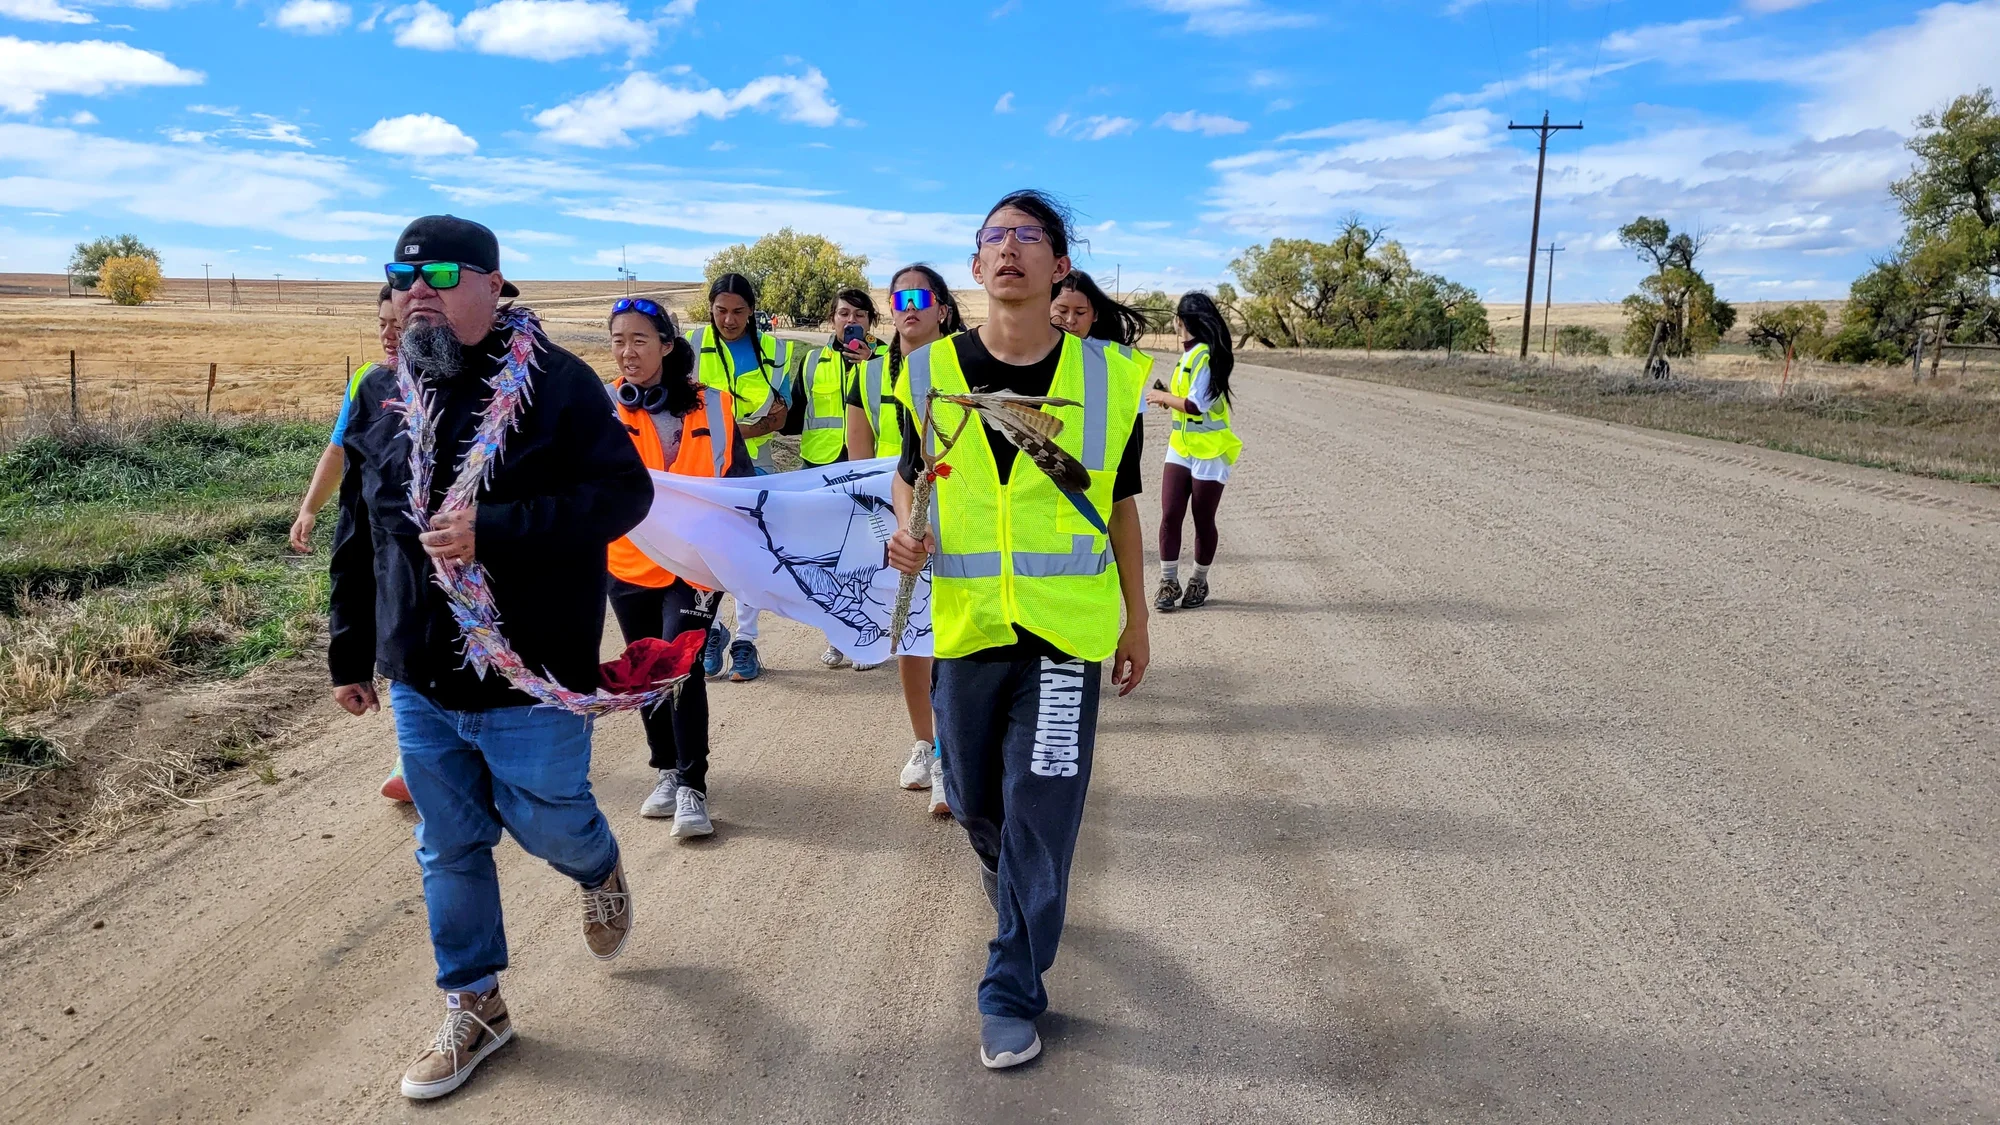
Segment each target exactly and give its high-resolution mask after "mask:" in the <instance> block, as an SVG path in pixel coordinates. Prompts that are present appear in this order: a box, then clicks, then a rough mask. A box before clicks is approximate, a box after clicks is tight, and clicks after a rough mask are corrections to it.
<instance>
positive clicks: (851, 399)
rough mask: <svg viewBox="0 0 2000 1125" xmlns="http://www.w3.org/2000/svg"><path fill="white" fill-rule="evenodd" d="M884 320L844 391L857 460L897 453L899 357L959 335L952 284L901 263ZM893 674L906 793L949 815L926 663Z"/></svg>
mask: <svg viewBox="0 0 2000 1125" xmlns="http://www.w3.org/2000/svg"><path fill="white" fill-rule="evenodd" d="M889 305H890V308H891V309H892V310H893V312H892V313H891V320H890V323H891V324H893V325H894V326H895V329H896V331H895V334H894V338H893V339H891V340H890V341H889V354H888V355H884V356H877V357H875V358H874V359H872V360H869V361H868V364H867V366H866V367H864V368H863V369H862V372H861V378H859V379H857V380H855V381H854V383H853V384H852V385H850V386H849V388H848V394H847V443H848V451H849V453H850V455H851V456H852V457H853V458H854V459H855V460H857V461H859V460H865V459H867V458H870V457H893V456H896V455H898V454H899V453H900V452H901V450H902V431H901V429H900V427H899V424H898V422H897V420H896V399H895V387H896V382H897V380H898V379H900V378H901V377H902V373H903V357H904V356H907V355H910V354H912V353H914V352H915V351H917V350H918V349H919V348H922V347H925V346H927V345H929V344H930V343H932V342H933V341H936V340H941V339H943V338H944V337H946V336H950V335H953V334H955V333H958V332H963V331H964V330H965V318H964V317H963V316H961V315H960V314H959V311H958V301H957V299H956V298H954V297H953V296H952V295H951V286H949V285H946V284H945V282H944V278H943V277H942V276H940V275H939V274H938V272H937V271H936V270H934V269H932V268H931V267H929V266H927V265H925V264H923V263H922V262H918V263H915V264H913V265H908V266H904V267H903V268H902V269H900V270H897V271H896V273H895V275H894V276H893V277H891V278H890V279H889ZM896 673H897V675H898V676H899V677H901V679H902V681H903V706H904V708H905V709H906V710H908V711H909V713H910V733H911V734H912V735H914V736H916V742H915V744H913V745H912V746H911V747H910V757H909V760H908V761H907V762H905V763H904V765H903V774H902V785H903V788H905V789H928V790H930V791H931V798H930V810H931V814H932V815H933V816H949V815H950V814H951V804H950V802H949V801H947V800H946V798H945V795H944V763H943V761H942V760H941V759H939V758H938V756H937V738H936V731H935V730H934V728H933V726H932V722H931V658H930V657H928V656H898V657H897V658H896Z"/></svg>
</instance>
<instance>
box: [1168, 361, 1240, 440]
mask: <svg viewBox="0 0 2000 1125" xmlns="http://www.w3.org/2000/svg"><path fill="white" fill-rule="evenodd" d="M1206 370H1208V345H1207V344H1196V345H1195V346H1194V347H1192V348H1189V349H1188V350H1187V351H1186V352H1184V353H1182V355H1181V361H1180V362H1179V363H1177V364H1175V365H1174V385H1173V386H1172V387H1171V388H1169V389H1168V391H1167V393H1168V394H1171V395H1173V396H1175V397H1176V398H1179V399H1182V400H1185V399H1186V398H1187V397H1188V395H1189V394H1191V393H1193V391H1194V384H1195V380H1196V379H1199V378H1200V377H1201V373H1202V372H1204V371H1206ZM1172 414H1173V417H1174V428H1173V431H1172V432H1171V433H1169V434H1168V435H1167V445H1168V447H1169V448H1171V449H1172V450H1173V451H1174V452H1175V453H1178V454H1180V455H1181V456H1183V457H1200V458H1208V457H1220V458H1222V459H1223V460H1225V461H1227V462H1229V463H1230V464H1232V465H1234V464H1235V463H1236V456H1237V454H1239V453H1242V452H1243V439H1241V438H1239V437H1237V436H1236V431H1234V430H1232V429H1230V428H1229V400H1228V399H1226V398H1222V397H1220V396H1217V398H1216V400H1215V403H1214V405H1212V406H1210V407H1209V408H1208V413H1206V414H1183V413H1181V412H1180V411H1178V410H1174V411H1172Z"/></svg>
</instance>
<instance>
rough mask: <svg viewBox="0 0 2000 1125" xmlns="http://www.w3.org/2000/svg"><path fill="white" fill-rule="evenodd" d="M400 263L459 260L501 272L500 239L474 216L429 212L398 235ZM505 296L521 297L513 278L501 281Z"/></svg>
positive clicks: (473, 265)
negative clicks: (464, 216) (472, 218)
mask: <svg viewBox="0 0 2000 1125" xmlns="http://www.w3.org/2000/svg"><path fill="white" fill-rule="evenodd" d="M395 260H396V261H398V262H458V263H459V264H461V265H467V266H471V267H473V268H474V269H482V270H485V271H486V272H487V273H499V272H500V240H499V239H498V238H496V237H494V235H493V232H492V231H491V230H488V229H487V228H486V227H484V226H482V225H480V224H479V223H475V222H473V221H472V220H471V219H461V218H459V217H458V216H457V215H425V216H424V217H423V218H421V219H412V220H411V221H410V225H409V226H406V227H404V228H403V233H402V234H401V235H399V236H397V238H396V259H395ZM500 295H501V296H502V297H518V296H520V295H521V291H520V290H519V289H516V288H515V287H514V283H513V282H511V281H502V282H501V283H500Z"/></svg>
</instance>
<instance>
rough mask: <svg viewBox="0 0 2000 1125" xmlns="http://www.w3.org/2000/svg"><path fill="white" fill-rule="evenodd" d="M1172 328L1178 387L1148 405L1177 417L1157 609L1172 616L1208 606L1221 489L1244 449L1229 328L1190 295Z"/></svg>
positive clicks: (1152, 394)
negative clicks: (1233, 401) (1185, 543)
mask: <svg viewBox="0 0 2000 1125" xmlns="http://www.w3.org/2000/svg"><path fill="white" fill-rule="evenodd" d="M1174 330H1175V331H1176V332H1178V333H1180V338H1181V360H1180V362H1179V363H1177V364H1175V365H1174V385H1173V386H1172V387H1170V388H1168V389H1166V390H1164V391H1163V390H1160V389H1159V388H1157V387H1155V388H1153V389H1151V390H1148V391H1147V392H1146V401H1147V402H1148V403H1150V404H1152V405H1154V406H1164V407H1166V408H1167V409H1168V410H1169V411H1171V412H1172V413H1173V420H1174V422H1173V432H1172V433H1171V434H1169V435H1168V437H1167V465H1166V469H1165V470H1164V471H1163V472H1162V473H1161V474H1160V592H1159V594H1158V595H1157V596H1156V597H1155V598H1154V600H1153V608H1155V609H1157V610H1159V611H1160V612H1161V613H1172V612H1173V611H1174V609H1175V606H1176V603H1178V605H1179V608H1181V609H1198V608H1200V607H1201V606H1202V605H1204V604H1206V603H1207V601H1208V568H1209V566H1210V565H1211V564H1213V563H1214V562H1215V548H1216V545H1217V543H1218V542H1219V541H1220V537H1219V536H1218V535H1217V533H1216V530H1215V512H1216V509H1217V508H1219V507H1221V506H1222V486H1223V485H1225V484H1228V483H1229V470H1230V467H1231V466H1233V465H1235V464H1236V457H1237V455H1238V454H1240V453H1242V452H1243V441H1242V439H1241V438H1238V437H1237V436H1236V432H1235V431H1234V430H1232V429H1230V428H1229V373H1230V372H1231V371H1233V370H1235V368H1236V353H1235V352H1234V351H1233V350H1232V349H1231V348H1230V346H1229V325H1228V324H1227V323H1225V322H1224V321H1223V319H1222V312H1221V310H1219V309H1217V308H1216V307H1215V301H1214V300H1213V299H1212V298H1210V297H1209V295H1208V294H1206V293H1189V294H1187V295H1185V296H1183V297H1182V298H1181V303H1180V305H1179V306H1178V307H1177V308H1176V309H1175V310H1174ZM1190 500H1192V501H1193V503H1194V573H1192V574H1190V575H1189V576H1188V584H1187V593H1186V594H1185V595H1183V594H1182V593H1181V583H1180V566H1181V523H1182V521H1183V520H1185V519H1186V518H1187V511H1188V503H1189V501H1190Z"/></svg>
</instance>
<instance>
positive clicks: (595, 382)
mask: <svg viewBox="0 0 2000 1125" xmlns="http://www.w3.org/2000/svg"><path fill="white" fill-rule="evenodd" d="M384 271H385V272H386V273H387V274H388V278H389V285H390V288H391V291H392V298H391V300H392V302H393V308H394V311H395V313H396V320H397V322H398V323H399V324H401V325H402V326H403V337H402V346H401V348H400V350H399V356H400V365H401V367H402V368H404V369H407V371H408V373H409V374H410V376H411V377H412V378H413V379H414V380H415V381H416V387H415V389H416V390H417V391H418V392H419V393H420V394H421V395H423V396H425V397H426V398H427V400H428V408H427V409H426V410H424V411H420V412H418V413H421V414H426V415H427V416H428V420H429V421H430V422H431V423H433V424H434V429H433V431H432V432H433V433H434V435H435V440H434V441H433V442H431V443H428V444H426V443H419V442H417V441H416V437H417V435H416V434H415V433H412V432H411V431H412V430H413V429H414V428H416V427H415V426H414V425H413V418H412V417H411V416H410V415H408V414H406V413H404V412H401V411H398V410H395V409H391V407H392V406H401V405H405V403H404V400H405V399H406V397H407V391H406V389H405V386H404V384H403V383H402V382H401V377H400V373H399V372H398V371H391V370H380V371H376V372H372V373H370V374H369V375H367V376H366V377H364V378H363V379H362V381H361V385H360V387H359V388H357V390H356V393H355V397H354V404H353V413H352V414H350V415H349V418H348V425H347V432H346V435H345V438H344V447H345V451H346V454H347V460H348V465H349V471H348V472H347V474H346V476H345V477H344V478H343V479H342V481H341V487H340V527H339V530H338V531H336V532H335V533H334V547H333V564H332V573H333V590H332V607H331V626H332V632H331V638H330V640H329V643H328V645H327V663H328V665H329V667H330V669H331V671H332V676H333V683H334V691H333V695H334V699H335V701H336V702H338V703H339V704H340V706H341V707H343V708H344V709H346V710H347V711H348V712H350V713H352V714H355V715H360V714H363V713H365V712H367V711H369V710H374V709H377V708H378V707H379V699H378V697H377V695H376V689H375V677H376V675H377V674H378V673H379V674H380V675H382V676H385V677H386V678H387V679H388V680H389V681H390V683H389V692H390V699H391V702H392V704H393V710H394V711H395V718H396V741H397V744H398V747H399V749H400V751H401V754H402V762H403V777H404V780H405V782H406V783H407V785H408V786H409V790H410V797H411V799H412V800H413V801H414V802H415V804H416V806H417V812H418V814H419V815H420V816H421V817H422V818H423V820H422V823H420V824H419V825H418V826H417V829H416V834H417V863H418V865H419V867H421V868H422V870H423V881H424V903H425V906H426V907H427V909H428V911H429V914H430V930H431V946H432V950H433V952H434V953H435V955H436V958H437V966H438V973H437V984H438V987H439V988H441V989H443V990H444V998H445V1008H446V1018H445V1022H444V1026H442V1027H441V1028H439V1029H438V1031H437V1032H436V1033H435V1035H433V1036H431V1037H430V1038H429V1039H428V1041H427V1045H426V1046H425V1048H424V1049H423V1050H422V1051H421V1052H420V1053H419V1054H418V1055H417V1058H416V1060H415V1061H414V1062H412V1063H411V1064H410V1066H409V1069H408V1070H407V1071H406V1072H405V1073H404V1075H403V1084H402V1089H403V1093H404V1095H405V1096H407V1097H412V1098H434V1097H439V1096H441V1095H443V1094H448V1093H450V1092H451V1091H453V1090H455V1089H457V1088H458V1087H459V1086H460V1085H462V1084H464V1082H465V1080H466V1079H467V1078H468V1077H470V1076H471V1074H472V1071H473V1068H474V1067H476V1066H478V1065H479V1063H480V1062H481V1061H482V1060H484V1059H485V1058H486V1056H487V1055H489V1054H491V1053H492V1052H493V1051H495V1050H497V1049H498V1048H499V1047H500V1046H502V1045H503V1044H505V1043H506V1042H507V1041H508V1040H509V1039H511V1038H512V1037H513V1034H514V1030H513V1024H512V1023H511V1022H510V1018H509V1016H508V1013H507V1006H506V1003H505V1002H504V1001H503V1000H501V998H500V984H499V976H498V974H499V973H500V971H501V970H502V969H505V968H506V967H507V940H506V935H505V933H504V932H503V930H502V928H501V919H500V881H499V878H498V876H497V874H496V873H495V870H494V866H493V846H494V845H495V844H497V843H499V842H500V836H501V832H502V830H503V829H504V830H505V831H506V832H507V833H508V834H511V835H512V836H513V837H514V838H515V839H516V840H518V841H519V842H520V844H521V846H522V847H523V848H525V849H526V850H527V851H528V852H529V853H531V854H533V855H535V856H538V857H540V858H541V859H543V860H546V861H547V862H548V863H549V864H550V865H551V866H553V867H554V868H555V869H556V870H558V871H560V872H562V873H563V874H564V875H567V876H569V877H570V878H572V879H574V880H576V882H577V883H578V884H579V885H580V886H581V887H582V888H583V912H584V925H583V934H584V943H585V944H586V945H587V946H588V947H589V949H590V952H591V954H592V955H593V956H595V957H597V958H598V959H599V960H610V959H611V958H613V957H616V956H617V955H618V954H619V953H620V952H621V951H622V950H623V949H624V946H625V939H626V937H627V936H628V935H629V934H630V932H631V926H632V905H631V894H630V890H629V889H628V887H627V886H626V883H625V875H624V869H623V866H622V864H621V863H620V862H619V857H618V842H617V841H616V840H615V839H613V837H612V835H611V826H610V824H609V823H607V822H606V821H605V818H604V815H603V814H602V813H601V812H599V811H598V808H597V799H596V798H595V797H594V796H593V795H592V793H591V789H590V724H589V722H588V721H587V720H586V719H585V718H584V717H582V716H581V715H578V714H575V713H573V712H572V711H570V710H567V709H565V708H563V707H555V706H539V707H538V706H535V705H534V704H535V698H534V697H532V696H530V695H528V694H526V693H525V692H523V691H521V690H518V689H517V688H515V687H514V686H513V685H512V684H511V683H510V682H509V680H508V679H507V678H506V675H507V674H503V673H502V672H499V671H495V672H493V673H492V674H489V675H484V676H482V675H481V674H480V673H479V672H478V671H476V670H475V669H474V668H472V667H470V666H469V660H468V657H469V656H470V655H471V653H472V652H473V651H474V645H473V643H472V642H471V640H470V639H468V638H467V637H465V636H463V635H462V634H461V630H460V625H459V622H458V619H457V618H456V617H455V616H454V615H453V610H452V604H451V603H450V601H448V600H447V596H446V593H445V590H444V589H443V588H442V587H440V586H439V584H438V582H437V581H435V580H434V576H433V568H434V566H435V565H436V564H435V563H434V562H433V560H452V561H454V562H456V563H459V564H471V563H474V562H477V563H478V564H479V565H480V567H481V568H482V569H483V571H484V573H485V575H486V577H487V579H488V587H487V588H488V591H489V592H490V595H491V597H492V601H493V603H494V606H495V608H497V610H498V618H499V622H500V633H501V636H502V638H503V639H502V640H501V642H500V644H501V645H502V646H507V645H511V647H512V650H513V653H514V654H515V655H518V657H519V658H520V659H519V663H518V664H516V665H511V667H514V668H515V669H516V671H515V672H513V673H508V674H512V675H517V676H518V675H520V674H521V673H520V671H519V669H521V668H525V669H528V670H530V671H531V672H533V673H535V674H537V675H539V676H541V677H544V678H545V679H546V680H553V681H555V683H557V684H559V685H561V687H563V688H567V689H568V690H569V691H572V692H578V693H583V694H586V695H588V694H590V693H593V692H595V691H596V690H597V687H598V682H599V672H598V666H597V665H598V652H597V650H598V645H599V642H600V641H601V640H602V638H603V635H604V589H605V583H606V574H607V572H606V568H605V547H606V546H607V545H608V544H609V543H611V542H612V541H613V540H615V539H617V538H619V537H620V536H622V535H624V534H625V533H626V532H627V531H630V530H631V529H632V528H633V527H635V526H637V525H638V523H639V521H640V520H641V519H644V518H645V515H646V511H647V509H648V508H649V507H651V506H652V500H653V484H652V480H651V478H649V477H648V476H647V474H646V468H645V465H644V464H643V463H642V462H641V461H640V460H639V454H638V452H637V451H636V450H635V449H634V448H633V446H632V442H631V440H630V439H629V438H627V437H626V435H625V432H624V430H623V429H622V428H621V427H620V426H619V423H618V421H617V419H616V417H615V416H614V415H613V414H612V412H611V411H610V410H609V409H608V408H607V407H606V405H605V400H604V385H603V383H602V382H601V381H600V380H599V379H598V378H597V374H596V373H595V372H593V371H592V370H591V369H590V367H589V366H588V365H586V364H585V363H584V362H583V361H582V360H580V359H578V358H576V357H575V356H574V355H571V354H570V353H569V352H566V351H564V350H563V349H562V348H559V347H557V346H556V345H555V344H553V343H551V342H550V341H549V339H548V337H546V336H545V335H543V334H542V331H541V326H540V324H539V323H537V322H536V320H535V319H534V316H533V314H532V313H530V312H529V311H528V310H526V309H521V308H512V307H510V308H508V309H501V308H499V307H498V305H499V302H500V301H501V300H502V299H503V298H506V297H512V296H515V295H516V293H517V290H516V289H515V288H514V286H513V285H511V284H509V283H508V282H507V280H506V279H505V278H503V277H502V276H501V275H500V244H499V241H498V240H497V239H495V238H494V237H493V232H492V231H490V230H487V229H486V228H485V227H483V226H481V225H479V224H478V223H474V222H470V221H467V220H465V219H460V218H455V217H453V216H450V215H430V216H426V217H424V218H421V219H418V220H416V221H415V222H413V223H411V224H410V225H409V227H408V228H406V229H405V230H404V231H403V234H402V236H401V237H399V238H398V239H397V240H396V247H395V260H394V261H393V262H390V263H389V264H388V265H386V266H385V267H384ZM529 354H532V361H531V362H530V363H529V364H528V366H527V373H528V376H527V377H528V387H527V388H526V389H527V393H526V394H525V395H520V396H512V395H509V396H497V395H496V394H495V393H494V390H493V387H492V386H491V385H489V381H491V380H495V378H496V376H499V375H500V374H502V373H503V372H505V371H508V370H510V368H511V370H512V371H513V372H514V373H515V375H518V374H519V373H520V371H521V362H520V357H522V356H524V355H529ZM488 414H491V415H492V419H493V423H494V424H495V425H502V424H504V423H505V422H506V421H507V420H508V419H509V417H510V416H511V420H512V422H513V425H512V427H511V428H506V429H504V432H503V433H502V435H501V438H500V447H499V449H498V450H497V451H495V453H494V456H493V459H492V461H491V462H490V463H489V466H488V476H487V477H486V479H485V481H484V483H483V484H482V485H481V486H480V487H479V488H478V490H477V492H476V494H474V497H473V499H472V502H471V504H470V505H469V506H467V507H464V508H458V509H456V510H449V511H443V512H440V513H439V514H438V515H436V516H434V517H432V518H430V519H429V520H428V522H427V523H426V524H425V525H422V526H419V525H418V523H417V522H416V520H415V519H413V518H412V513H411V497H410V486H411V479H412V471H413V470H412V452H413V450H415V451H416V453H417V457H418V460H419V461H420V462H422V463H423V465H422V466H421V467H424V468H426V469H427V470H428V472H429V473H430V479H431V491H430V497H429V501H428V503H427V504H426V509H427V510H429V511H437V510H438V507H439V504H440V501H441V499H442V498H443V497H444V496H445V495H446V492H447V490H449V489H450V488H451V486H452V484H453V482H454V479H455V478H456V476H457V474H458V472H459V467H460V465H461V463H462V460H463V458H464V456H465V454H466V450H467V448H468V447H469V445H470V444H471V441H472V439H473V436H474V433H475V431H477V430H478V429H479V427H480V424H481V422H482V420H486V416H487V415H488ZM454 569H455V568H454ZM482 645H483V646H484V647H482V648H481V649H480V650H479V651H482V652H487V653H489V654H490V652H491V651H492V642H491V641H490V640H488V641H484V642H482ZM509 666H510V665H500V664H496V665H494V667H495V668H506V667H509ZM524 682H525V681H524Z"/></svg>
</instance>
